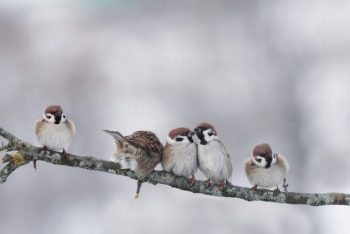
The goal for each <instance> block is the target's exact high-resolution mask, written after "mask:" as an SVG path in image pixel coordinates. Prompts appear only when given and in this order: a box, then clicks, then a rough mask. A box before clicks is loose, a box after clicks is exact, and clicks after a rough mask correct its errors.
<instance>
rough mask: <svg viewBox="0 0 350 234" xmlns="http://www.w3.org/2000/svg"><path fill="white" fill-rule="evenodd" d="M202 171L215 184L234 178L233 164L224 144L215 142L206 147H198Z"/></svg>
mask: <svg viewBox="0 0 350 234" xmlns="http://www.w3.org/2000/svg"><path fill="white" fill-rule="evenodd" d="M198 162H199V165H198V167H199V169H200V171H201V172H202V173H203V174H204V175H205V176H206V177H207V178H208V179H210V180H212V181H214V182H215V183H220V181H222V180H228V179H230V178H231V176H232V171H233V170H232V164H231V161H230V158H229V157H228V154H227V152H226V150H225V147H224V146H223V144H222V143H221V142H220V141H218V140H214V141H211V142H209V143H208V144H206V145H198Z"/></svg>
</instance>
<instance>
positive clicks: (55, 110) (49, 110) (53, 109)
mask: <svg viewBox="0 0 350 234" xmlns="http://www.w3.org/2000/svg"><path fill="white" fill-rule="evenodd" d="M62 112H63V111H62V107H61V106H48V107H46V109H45V114H48V113H50V114H55V113H62Z"/></svg>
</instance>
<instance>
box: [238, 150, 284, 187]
mask: <svg viewBox="0 0 350 234" xmlns="http://www.w3.org/2000/svg"><path fill="white" fill-rule="evenodd" d="M244 168H245V173H246V175H247V177H248V180H249V182H250V183H251V184H252V185H253V188H252V189H254V190H256V189H257V188H258V187H260V188H265V189H270V188H276V190H275V191H276V192H279V188H278V185H280V184H282V183H283V188H284V189H285V191H287V187H288V185H287V184H285V183H286V180H285V176H286V173H287V171H288V169H289V165H288V162H287V160H286V159H285V158H284V157H283V156H282V155H280V154H276V153H273V152H272V149H271V146H270V145H269V144H261V145H257V146H255V148H254V150H253V152H252V156H251V158H250V159H247V160H246V161H245V163H244Z"/></svg>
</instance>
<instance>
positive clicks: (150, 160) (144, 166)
mask: <svg viewBox="0 0 350 234" xmlns="http://www.w3.org/2000/svg"><path fill="white" fill-rule="evenodd" d="M104 131H105V132H106V133H108V134H110V135H111V136H112V137H113V139H114V141H115V144H116V151H115V153H114V155H113V157H114V158H113V159H114V161H115V162H117V163H119V164H120V165H121V167H122V168H123V169H131V170H133V171H134V172H135V175H136V176H137V177H138V183H137V190H136V194H135V198H137V197H138V194H139V191H140V188H141V184H142V181H143V180H145V178H146V177H147V176H149V175H150V174H151V172H152V171H153V169H154V168H155V167H156V166H157V165H158V163H159V162H160V160H161V157H162V151H163V145H162V143H161V142H160V141H159V139H158V137H157V136H156V135H155V134H154V133H153V132H150V131H136V132H134V133H132V134H131V135H128V136H123V135H122V134H121V133H119V132H117V131H109V130H104Z"/></svg>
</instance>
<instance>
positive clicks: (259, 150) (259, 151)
mask: <svg viewBox="0 0 350 234" xmlns="http://www.w3.org/2000/svg"><path fill="white" fill-rule="evenodd" d="M265 154H272V149H271V146H270V145H269V144H266V143H264V144H261V145H257V146H255V148H254V150H253V156H257V155H265Z"/></svg>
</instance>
